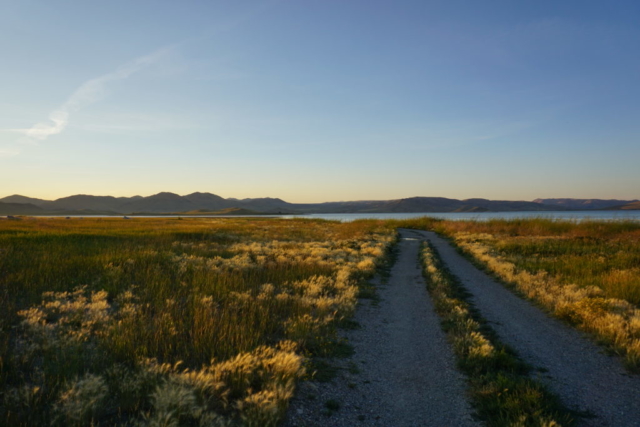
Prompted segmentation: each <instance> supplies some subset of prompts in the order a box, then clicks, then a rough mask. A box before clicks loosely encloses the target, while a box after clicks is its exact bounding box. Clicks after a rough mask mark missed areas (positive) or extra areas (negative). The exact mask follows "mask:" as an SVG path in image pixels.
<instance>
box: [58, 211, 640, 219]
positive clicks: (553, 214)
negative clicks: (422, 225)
mask: <svg viewBox="0 0 640 427" xmlns="http://www.w3.org/2000/svg"><path fill="white" fill-rule="evenodd" d="M423 216H428V217H432V218H442V219H450V220H474V221H487V220H490V219H520V218H550V219H563V220H572V221H584V220H605V221H615V220H623V221H624V220H631V221H640V210H638V211H631V210H628V211H535V212H527V211H523V212H415V213H330V214H304V215H258V216H255V215H127V216H126V217H127V218H178V217H183V218H190V217H196V218H256V217H257V218H319V219H327V220H333V221H342V222H349V221H355V220H357V219H410V218H419V217H423ZM46 217H54V218H55V217H57V218H60V217H62V218H65V217H66V218H123V217H125V215H46Z"/></svg>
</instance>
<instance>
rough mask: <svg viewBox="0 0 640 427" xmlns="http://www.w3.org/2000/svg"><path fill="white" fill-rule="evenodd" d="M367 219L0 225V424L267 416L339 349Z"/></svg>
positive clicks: (376, 255) (372, 252)
mask: <svg viewBox="0 0 640 427" xmlns="http://www.w3.org/2000/svg"><path fill="white" fill-rule="evenodd" d="M393 236H394V233H393V232H392V231H390V230H388V229H386V228H385V227H383V226H382V225H381V223H380V222H376V221H359V222H356V223H348V224H341V223H337V222H329V221H312V220H305V219H300V220H297V219H296V220H277V219H198V218H189V219H184V220H177V219H131V220H128V221H124V220H121V219H83V220H80V219H70V220H63V219H29V220H24V221H6V222H2V223H0V285H1V287H0V292H2V298H0V424H3V425H14V426H31V425H44V424H47V425H96V426H98V425H109V426H112V425H139V426H152V425H256V426H269V425H275V424H277V423H278V421H279V420H280V419H281V417H282V415H283V413H284V410H285V408H286V406H287V403H288V400H289V398H290V397H291V396H292V394H293V392H294V388H295V385H296V382H297V381H298V380H299V379H301V378H302V377H303V376H304V375H305V371H306V369H305V368H306V365H305V359H306V358H308V357H309V356H311V355H315V354H321V353H323V352H326V351H329V350H331V351H333V349H335V348H340V344H341V343H340V342H336V341H335V340H334V337H335V330H336V328H337V327H338V325H339V324H340V323H341V322H343V321H344V320H345V319H348V318H349V316H350V315H351V314H352V313H353V310H354V309H355V306H356V302H357V294H358V291H359V288H358V284H359V283H360V282H361V281H362V280H363V278H366V277H368V276H370V275H371V274H373V272H375V271H376V268H377V266H378V264H379V263H381V262H382V260H383V259H384V257H385V253H386V248H387V247H388V245H390V244H391V243H392V241H393V238H394V237H393Z"/></svg>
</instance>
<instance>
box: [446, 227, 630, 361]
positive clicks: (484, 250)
mask: <svg viewBox="0 0 640 427" xmlns="http://www.w3.org/2000/svg"><path fill="white" fill-rule="evenodd" d="M435 229H436V230H438V231H439V232H441V233H442V234H445V235H447V236H449V238H451V239H452V242H453V243H454V244H455V245H456V246H457V247H458V248H459V249H460V250H461V251H462V253H464V254H465V255H467V256H469V257H471V258H472V259H473V260H475V261H476V262H478V263H479V264H480V265H481V266H483V267H484V268H485V269H487V270H488V271H490V272H491V273H493V274H494V275H496V276H497V277H498V278H499V279H500V280H502V281H503V282H504V283H506V284H507V285H508V286H510V287H512V288H513V289H514V290H515V291H517V292H518V293H519V294H521V295H523V296H524V297H526V298H528V299H530V300H532V301H533V302H535V303H537V304H539V305H540V306H541V307H543V308H544V309H546V310H547V311H548V312H549V313H551V314H552V315H554V316H555V317H558V318H560V319H562V320H564V321H566V322H568V323H569V324H571V325H573V326H575V327H576V328H578V329H581V330H583V331H585V332H588V333H589V334H591V335H592V336H593V337H594V339H595V340H596V341H597V342H598V343H599V344H602V345H604V346H605V348H607V349H608V350H609V351H611V352H612V353H614V354H617V355H619V356H621V357H622V358H623V360H624V363H625V366H626V367H627V369H628V370H629V371H630V372H635V373H638V372H640V309H638V304H639V303H640V268H639V267H638V266H639V265H640V224H639V223H637V222H625V221H617V222H615V221H614V222H602V221H600V222H597V221H584V222H580V223H576V222H572V221H552V220H543V219H533V220H511V221H504V220H502V221H488V222H487V223H475V222H460V223H453V222H442V223H439V224H437V225H436V227H435Z"/></svg>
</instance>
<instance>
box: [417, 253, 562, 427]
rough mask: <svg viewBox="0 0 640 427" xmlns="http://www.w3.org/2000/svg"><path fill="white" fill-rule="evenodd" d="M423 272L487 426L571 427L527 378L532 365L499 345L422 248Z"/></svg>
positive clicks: (559, 409) (554, 402) (435, 258)
mask: <svg viewBox="0 0 640 427" xmlns="http://www.w3.org/2000/svg"><path fill="white" fill-rule="evenodd" d="M421 259H422V268H423V272H424V275H425V278H426V280H427V289H428V290H429V293H430V294H431V298H432V299H433V303H434V306H435V309H436V312H437V313H438V315H439V316H440V317H441V318H442V327H443V329H444V331H445V332H446V333H447V337H448V339H449V341H450V343H451V345H452V348H453V351H454V354H455V356H456V359H457V361H458V366H459V368H460V369H461V370H462V371H463V372H464V373H465V374H466V375H467V378H468V381H469V391H470V395H471V399H472V403H473V405H474V407H475V408H476V411H477V414H478V416H479V417H480V418H481V419H482V420H483V421H484V422H485V424H486V425H488V426H522V427H524V426H540V427H542V426H544V427H552V426H558V425H565V426H568V425H573V423H574V420H573V418H572V417H571V415H570V414H569V412H568V411H567V410H566V409H565V408H563V407H562V405H561V404H560V403H559V400H558V399H557V397H556V396H554V395H553V394H551V393H550V392H549V391H548V390H547V389H546V388H545V387H544V386H543V385H542V384H541V383H540V382H538V381H536V380H534V379H531V378H530V376H529V372H530V367H529V366H528V365H526V364H524V363H522V362H521V361H520V360H519V359H518V358H517V356H516V355H515V354H514V353H513V351H512V350H511V349H509V348H508V347H506V346H505V345H504V344H502V343H501V342H500V341H499V340H498V338H497V337H496V335H495V333H494V332H493V330H492V329H491V328H490V327H489V326H487V324H486V323H485V322H484V320H483V319H482V317H481V316H480V314H479V313H478V312H477V311H476V310H475V309H474V308H473V306H472V305H471V304H470V303H469V302H468V294H467V293H466V291H465V290H464V288H463V287H462V286H461V285H460V284H459V283H458V282H457V280H456V279H455V277H454V276H452V275H451V274H450V273H449V271H448V270H447V269H446V268H445V267H444V266H443V264H442V262H441V261H440V258H439V257H438V255H437V253H436V252H435V250H434V249H433V248H431V247H430V246H429V245H424V246H423V248H422V251H421Z"/></svg>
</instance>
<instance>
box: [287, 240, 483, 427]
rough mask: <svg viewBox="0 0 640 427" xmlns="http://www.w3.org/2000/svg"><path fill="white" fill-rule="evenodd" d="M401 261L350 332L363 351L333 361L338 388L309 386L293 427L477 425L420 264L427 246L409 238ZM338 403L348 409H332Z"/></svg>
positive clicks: (296, 405)
mask: <svg viewBox="0 0 640 427" xmlns="http://www.w3.org/2000/svg"><path fill="white" fill-rule="evenodd" d="M400 234H401V240H400V242H399V244H398V246H399V253H398V259H397V261H396V263H395V265H394V266H393V268H392V271H391V276H390V278H389V280H388V282H387V284H385V285H381V284H379V286H378V291H377V292H378V295H379V296H380V302H379V304H376V303H372V302H370V301H369V300H362V302H361V303H360V305H359V307H358V309H357V311H356V315H355V320H356V321H357V322H358V323H359V324H360V325H361V328H359V329H356V330H352V331H346V332H344V333H343V336H345V337H346V338H347V339H348V340H349V342H350V344H351V345H352V346H353V347H354V349H355V354H354V355H353V356H352V357H351V358H347V359H339V360H333V361H331V363H334V364H337V365H338V366H339V367H340V368H341V369H340V374H339V375H338V377H337V378H336V379H334V381H332V382H331V383H313V382H305V383H303V384H301V387H300V390H299V392H298V393H297V395H296V397H295V398H294V399H292V402H291V405H290V408H289V411H288V417H287V420H286V421H285V426H289V427H293V426H393V427H402V426H439V427H443V426H473V425H477V424H476V422H475V421H474V420H473V418H472V416H471V413H472V409H471V407H470V405H469V404H468V403H467V401H466V396H465V382H464V381H465V380H464V377H463V375H462V374H460V373H459V372H458V371H457V370H456V368H455V362H454V356H453V353H452V351H451V350H450V347H449V345H448V343H447V341H446V339H445V335H444V333H443V332H442V330H441V329H440V323H439V318H438V317H437V315H436V314H435V312H434V310H433V305H432V302H431V299H430V298H429V295H428V293H427V291H426V286H425V282H424V279H423V277H422V273H421V269H420V266H419V262H418V251H419V248H420V241H419V240H418V239H416V238H414V237H413V236H411V234H412V233H411V232H409V231H401V233H400ZM331 400H333V401H334V402H337V403H338V404H339V406H340V408H339V409H338V410H331V409H330V408H331V407H332V406H333V407H334V408H335V404H334V405H330V404H329V405H327V402H329V401H331Z"/></svg>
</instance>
